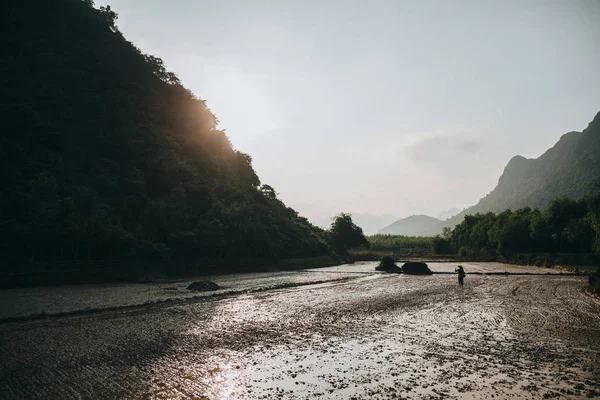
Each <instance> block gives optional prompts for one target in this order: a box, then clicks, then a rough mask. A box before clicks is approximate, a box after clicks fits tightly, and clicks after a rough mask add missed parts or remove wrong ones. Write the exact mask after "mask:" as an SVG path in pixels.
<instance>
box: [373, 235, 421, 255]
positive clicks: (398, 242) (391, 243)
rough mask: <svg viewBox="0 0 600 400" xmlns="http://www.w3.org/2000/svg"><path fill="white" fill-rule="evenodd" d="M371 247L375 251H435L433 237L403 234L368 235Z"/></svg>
mask: <svg viewBox="0 0 600 400" xmlns="http://www.w3.org/2000/svg"><path fill="white" fill-rule="evenodd" d="M367 240H368V241H369V248H370V249H371V250H375V251H388V252H395V253H400V252H405V251H410V250H423V251H427V252H431V251H433V238H431V237H422V236H402V235H381V234H380V235H372V236H369V237H367Z"/></svg>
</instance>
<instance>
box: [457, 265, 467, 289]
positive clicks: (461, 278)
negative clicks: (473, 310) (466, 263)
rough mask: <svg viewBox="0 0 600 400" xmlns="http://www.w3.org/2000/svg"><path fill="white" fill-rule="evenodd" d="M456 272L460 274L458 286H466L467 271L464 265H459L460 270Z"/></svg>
mask: <svg viewBox="0 0 600 400" xmlns="http://www.w3.org/2000/svg"><path fill="white" fill-rule="evenodd" d="M454 272H458V284H459V285H460V286H461V287H462V286H464V285H465V275H467V274H465V270H464V268H463V266H462V265H459V266H458V268H456V269H455V270H454Z"/></svg>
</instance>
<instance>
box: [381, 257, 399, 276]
mask: <svg viewBox="0 0 600 400" xmlns="http://www.w3.org/2000/svg"><path fill="white" fill-rule="evenodd" d="M375 270H376V271H385V272H397V273H400V272H402V268H400V267H399V266H397V265H396V261H394V259H393V258H392V257H391V256H383V257H382V258H381V262H380V263H379V265H378V266H376V267H375Z"/></svg>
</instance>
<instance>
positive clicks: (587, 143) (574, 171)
mask: <svg viewBox="0 0 600 400" xmlns="http://www.w3.org/2000/svg"><path fill="white" fill-rule="evenodd" d="M598 179H600V113H598V114H596V116H595V118H594V119H593V120H592V122H590V124H589V125H588V127H587V128H586V129H585V130H584V131H583V132H569V133H566V134H564V135H563V136H562V137H561V138H560V139H559V141H558V142H557V143H556V144H555V145H554V146H553V147H552V148H550V149H549V150H547V151H546V152H545V153H544V154H542V155H541V156H540V157H538V158H536V159H527V158H524V157H521V156H515V157H513V158H512V159H511V160H510V161H509V163H508V164H507V165H506V168H504V172H503V173H502V176H500V179H499V180H498V185H497V186H496V187H495V188H494V190H492V191H491V192H490V193H489V194H488V195H487V196H485V197H484V198H482V199H481V200H480V201H479V202H478V203H477V204H476V205H474V206H472V207H469V208H467V209H465V210H463V211H462V212H461V213H459V214H457V215H456V216H455V217H453V218H450V219H449V220H448V221H447V226H452V227H453V226H455V225H456V224H458V223H460V222H461V221H462V219H463V218H464V216H465V215H467V214H476V213H485V212H489V211H491V212H502V211H504V210H506V209H512V210H515V209H519V208H522V207H531V208H538V209H543V208H545V207H546V206H547V205H548V204H550V202H551V201H552V199H554V198H556V197H569V198H573V199H576V198H579V197H581V196H582V195H584V194H585V193H587V192H589V191H590V189H591V188H592V186H593V185H594V184H595V183H597V182H598Z"/></svg>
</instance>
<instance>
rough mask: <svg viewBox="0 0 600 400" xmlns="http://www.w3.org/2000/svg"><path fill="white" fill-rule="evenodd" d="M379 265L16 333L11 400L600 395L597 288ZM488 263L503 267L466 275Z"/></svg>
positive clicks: (578, 281)
mask: <svg viewBox="0 0 600 400" xmlns="http://www.w3.org/2000/svg"><path fill="white" fill-rule="evenodd" d="M372 267H373V265H364V264H363V265H357V266H352V267H349V266H347V267H346V269H343V268H342V267H333V268H330V269H324V270H323V269H321V270H315V271H304V272H297V273H286V274H290V275H289V276H288V277H287V278H285V277H283V276H281V277H278V278H274V277H273V275H270V274H265V276H264V278H265V279H266V280H267V281H269V280H271V281H270V282H271V283H272V280H273V279H276V281H277V282H278V284H276V285H272V284H264V285H263V287H264V288H266V289H265V290H261V291H251V290H249V291H242V292H235V291H232V292H231V294H230V295H228V296H225V297H213V298H205V299H201V298H199V299H191V300H190V299H180V300H177V299H176V300H175V301H172V302H168V303H157V304H148V305H146V306H143V307H135V308H131V309H123V310H119V311H106V312H100V313H95V314H89V315H86V314H82V315H76V316H71V317H62V318H48V319H44V320H35V321H30V322H12V323H8V322H4V323H2V324H0V398H106V399H109V398H149V399H162V398H175V399H177V398H182V399H188V398H197V399H202V398H209V399H255V398H265V399H272V398H274V399H278V398H281V399H296V398H298V399H305V398H318V397H322V398H332V399H349V398H357V399H360V398H362V399H370V398H414V399H445V398H474V399H485V398H489V399H491V398H511V397H514V398H531V399H538V398H554V397H556V398H582V397H586V396H591V397H593V396H600V393H599V392H600V302H599V301H598V300H595V299H592V298H591V297H589V296H587V295H585V294H584V293H583V291H582V288H583V287H584V283H585V279H584V278H580V277H571V276H548V275H541V276H498V275H470V276H469V275H468V276H467V279H466V285H465V287H464V288H462V289H461V288H459V287H458V286H457V285H456V282H455V277H453V276H449V275H433V276H426V277H414V276H403V275H387V274H380V273H374V272H373V271H372ZM438 267H439V268H448V269H450V268H453V267H454V266H453V265H451V264H447V265H440V266H438ZM470 268H472V269H470ZM475 268H479V272H485V271H496V272H497V270H498V269H501V268H502V266H501V265H496V264H490V265H487V264H478V265H472V266H467V265H465V269H466V270H467V273H468V272H469V271H470V270H475ZM508 268H512V267H508ZM432 269H434V266H432ZM313 273H316V274H321V276H318V277H317V278H316V279H314V281H312V282H314V283H312V284H306V285H303V286H293V285H281V284H280V283H281V282H285V281H286V279H292V280H294V279H296V280H297V281H298V282H303V283H311V281H310V279H312V278H310V277H311V274H313ZM294 274H302V275H299V276H302V278H300V277H294ZM340 274H343V275H342V278H343V279H342V280H336V279H338V278H339V277H340ZM323 275H328V276H330V278H329V279H330V280H333V281H332V282H324V281H326V280H327V279H325V278H323ZM246 278H248V276H246ZM227 279H231V282H232V283H231V285H234V283H233V282H234V281H235V277H229V278H227ZM240 279H244V277H240ZM251 279H252V280H253V282H252V283H248V282H246V283H240V285H242V286H244V285H248V286H260V285H261V279H262V278H261V275H260V274H253V278H251ZM284 286H285V287H284ZM244 287H246V286H244ZM0 296H1V294H0ZM47 296H50V297H51V295H47ZM117 297H118V296H117ZM0 298H1V297H0ZM23 309H25V311H21V312H27V309H28V307H23V308H21V310H23Z"/></svg>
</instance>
